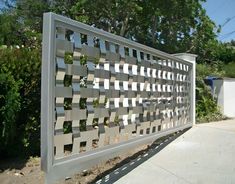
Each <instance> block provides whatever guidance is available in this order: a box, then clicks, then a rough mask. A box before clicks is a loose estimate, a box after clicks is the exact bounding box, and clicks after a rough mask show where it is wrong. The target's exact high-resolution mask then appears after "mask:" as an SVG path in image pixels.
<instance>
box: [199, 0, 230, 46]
mask: <svg viewBox="0 0 235 184" xmlns="http://www.w3.org/2000/svg"><path fill="white" fill-rule="evenodd" d="M203 7H204V8H205V9H206V12H207V15H209V17H210V18H211V19H212V20H213V21H214V22H215V23H216V25H221V26H222V30H221V33H220V34H219V36H218V39H219V40H220V41H222V42H228V41H230V40H232V39H234V40H235V0H207V2H206V3H203Z"/></svg>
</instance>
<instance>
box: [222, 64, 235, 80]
mask: <svg viewBox="0 0 235 184" xmlns="http://www.w3.org/2000/svg"><path fill="white" fill-rule="evenodd" d="M224 71H225V76H226V77H231V78H235V62H230V63H228V64H227V65H225V66H224Z"/></svg>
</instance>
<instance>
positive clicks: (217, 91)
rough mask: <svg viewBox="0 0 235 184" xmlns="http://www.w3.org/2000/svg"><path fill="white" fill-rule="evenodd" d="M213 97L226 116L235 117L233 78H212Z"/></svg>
mask: <svg viewBox="0 0 235 184" xmlns="http://www.w3.org/2000/svg"><path fill="white" fill-rule="evenodd" d="M214 97H215V98H216V99H217V104H218V106H219V107H220V108H221V111H222V113H223V114H224V115H225V116H227V117H235V79H230V78H225V79H219V80H214Z"/></svg>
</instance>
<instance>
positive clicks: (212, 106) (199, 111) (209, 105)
mask: <svg viewBox="0 0 235 184" xmlns="http://www.w3.org/2000/svg"><path fill="white" fill-rule="evenodd" d="M222 65H223V64H222V63H221V62H214V63H213V64H212V65H208V64H198V65H197V70H196V71H197V72H196V120H197V122H199V123H200V122H209V121H216V120H221V119H223V118H224V117H223V115H222V114H221V112H220V110H219V109H218V107H217V104H216V102H215V101H214V99H213V98H212V95H211V91H210V88H209V87H208V86H207V85H206V84H205V82H204V79H205V78H206V76H209V75H210V76H217V77H221V76H223V75H224V71H223V70H222Z"/></svg>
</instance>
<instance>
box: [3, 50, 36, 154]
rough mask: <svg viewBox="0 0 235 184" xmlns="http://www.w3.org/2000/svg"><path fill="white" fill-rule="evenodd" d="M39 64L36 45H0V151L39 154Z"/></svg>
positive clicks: (4, 152)
mask: <svg viewBox="0 0 235 184" xmlns="http://www.w3.org/2000/svg"><path fill="white" fill-rule="evenodd" d="M40 65H41V51H40V50H39V49H34V50H31V49H27V48H21V49H16V48H6V49H0V94H1V98H0V100H1V102H0V103H1V116H2V117H1V119H0V120H1V121H0V124H1V125H0V127H3V128H1V129H0V130H1V134H0V139H1V145H2V143H4V144H5V145H7V146H6V147H5V146H2V147H1V150H0V151H1V152H0V154H1V155H4V156H15V155H16V154H19V153H20V154H22V155H25V154H32V155H34V154H39V150H40V131H39V130H40V73H41V71H40ZM3 130H4V131H3ZM2 132H4V134H3V133H2ZM6 136H7V137H6ZM19 149H20V150H21V151H20V152H19V151H18V150H19ZM16 151H17V152H16Z"/></svg>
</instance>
